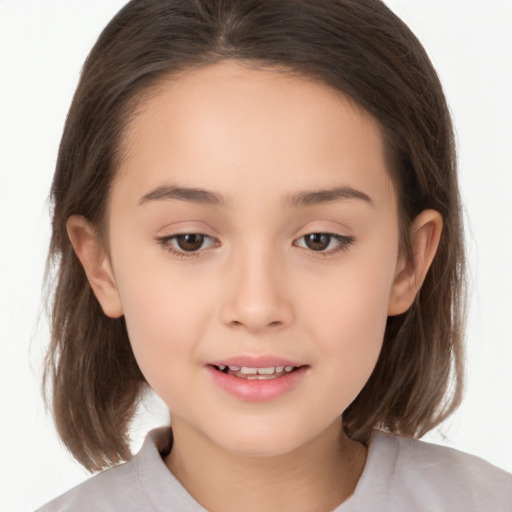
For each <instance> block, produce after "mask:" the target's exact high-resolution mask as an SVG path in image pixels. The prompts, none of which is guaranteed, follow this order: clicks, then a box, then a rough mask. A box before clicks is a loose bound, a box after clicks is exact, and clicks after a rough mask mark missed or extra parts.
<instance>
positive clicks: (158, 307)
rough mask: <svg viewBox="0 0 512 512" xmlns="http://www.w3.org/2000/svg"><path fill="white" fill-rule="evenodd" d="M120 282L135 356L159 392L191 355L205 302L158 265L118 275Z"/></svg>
mask: <svg viewBox="0 0 512 512" xmlns="http://www.w3.org/2000/svg"><path fill="white" fill-rule="evenodd" d="M167 273H168V272H167ZM118 282H119V285H118V287H119V291H120V295H121V301H122V305H123V311H124V316H125V321H126V326H127V330H128V335H129V338H130V343H131V346H132V349H133V352H134V355H135V358H136V360H137V363H138V365H139V367H140V369H141V371H142V373H143V374H144V376H145V377H146V380H147V381H148V383H149V385H150V386H151V387H152V388H154V389H155V390H157V389H159V388H160V387H161V384H160V381H163V380H164V379H170V378H174V377H179V376H180V374H181V372H182V371H183V368H184V365H183V360H184V358H190V357H191V356H193V351H194V347H195V344H196V343H198V340H199V339H200V336H199V333H200V331H201V329H202V328H203V327H204V322H203V318H202V314H203V316H204V299H203V301H201V294H196V293H189V292H188V291H187V286H192V285H191V283H190V282H186V281H184V280H179V279H176V278H173V276H168V275H166V272H165V270H164V269H161V268H158V267H157V266H152V267H150V268H149V269H146V270H144V271H143V272H140V273H139V272H133V273H130V274H129V275H122V274H120V276H119V280H118Z"/></svg>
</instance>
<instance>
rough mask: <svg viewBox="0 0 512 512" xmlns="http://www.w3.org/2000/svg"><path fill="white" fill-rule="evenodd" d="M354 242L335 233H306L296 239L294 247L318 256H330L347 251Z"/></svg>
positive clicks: (352, 238) (348, 237)
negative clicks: (307, 250)
mask: <svg viewBox="0 0 512 512" xmlns="http://www.w3.org/2000/svg"><path fill="white" fill-rule="evenodd" d="M354 240H355V239H354V237H352V236H344V235H338V234H335V233H308V234H307V235H304V236H301V237H300V238H299V239H297V240H296V241H295V243H294V245H297V246H298V247H302V248H303V249H309V250H310V251H313V252H316V253H318V255H319V256H331V255H334V254H336V253H339V252H341V251H344V250H346V249H348V248H349V247H350V246H351V245H352V244H353V243H354Z"/></svg>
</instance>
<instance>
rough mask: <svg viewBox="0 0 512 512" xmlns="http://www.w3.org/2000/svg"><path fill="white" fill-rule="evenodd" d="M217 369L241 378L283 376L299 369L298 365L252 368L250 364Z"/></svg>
mask: <svg viewBox="0 0 512 512" xmlns="http://www.w3.org/2000/svg"><path fill="white" fill-rule="evenodd" d="M215 369H216V370H218V371H220V372H222V373H225V374H226V375H232V376H234V377H238V378H240V379H247V380H269V379H276V378H279V377H283V376H284V375H287V374H289V373H292V372H293V371H296V370H298V367H297V366H269V367H267V368H251V367H248V366H235V365H229V366H228V365H223V364H220V365H218V366H215Z"/></svg>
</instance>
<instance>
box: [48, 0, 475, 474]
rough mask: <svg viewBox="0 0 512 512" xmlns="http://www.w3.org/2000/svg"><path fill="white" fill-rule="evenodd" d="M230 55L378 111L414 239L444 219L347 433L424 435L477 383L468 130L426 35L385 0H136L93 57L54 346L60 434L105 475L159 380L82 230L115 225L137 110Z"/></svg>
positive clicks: (62, 194)
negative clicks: (104, 296) (104, 301)
mask: <svg viewBox="0 0 512 512" xmlns="http://www.w3.org/2000/svg"><path fill="white" fill-rule="evenodd" d="M223 59H236V60H238V61H241V62H244V64H248V65H250V66H254V67H256V68H275V69H276V70H277V69H281V70H282V69H283V68H284V69H286V70H288V71H289V72H291V73H295V74H297V75H298V76H302V77H304V78H307V79H312V80H316V81H318V82H320V83H323V84H325V85H327V86H329V87H333V88H334V89H336V90H338V91H340V92H341V93H342V94H344V95H345V96H347V97H348V98H350V99H351V100H352V101H353V102H354V103H355V104H357V105H359V106H360V107H361V108H362V109H364V110H365V111H366V112H368V113H369V114H370V115H371V116H373V118H374V119H376V120H377V122H378V124H379V126H380V128H381V132H382V136H383V140H384V143H385V150H386V159H387V163H388V168H389V172H390V175H391V177H392V179H393V182H394V185H395V187H396V191H397V195H398V203H399V217H400V220H399V222H400V233H401V248H402V250H404V251H405V254H410V250H409V249H408V247H409V245H408V228H409V226H410V223H411V222H412V220H413V219H414V218H415V216H416V215H417V214H419V213H420V212H421V211H422V210H424V209H434V210H437V211H438V212H440V213H441V215H442V217H443V223H444V226H443V233H442V237H441V241H440V246H439V249H438V253H437V255H436V257H435V259H434V261H433V263H432V266H431V268H430V270H429V272H428V275H427V277H426V279H425V282H424V285H423V287H422V289H421V291H420V292H419V294H418V295H417V297H416V300H415V302H414V304H413V306H412V307H411V308H410V309H409V310H408V311H407V312H406V313H404V314H402V315H399V316H396V317H390V318H388V322H387V327H386V331H385V337H384V342H383V347H382V351H381V354H380V358H379V360H378V362H377V365H376V367H375V370H374V371H373V374H372V375H371V377H370V379H369V381H368V382H367V384H366V385H365V387H364V389H363V390H362V391H361V392H360V394H359V395H358V396H357V398H356V399H355V400H354V401H353V403H352V404H350V406H349V407H348V409H347V410H346V411H345V412H344V414H343V422H344V427H345V430H346V432H347V433H348V435H349V436H351V437H352V438H353V439H356V440H361V441H367V440H368V439H369V437H370V435H371V432H372V431H373V430H375V429H381V430H386V431H389V432H393V433H397V434H400V435H404V436H411V437H417V436H421V435H423V434H424V433H426V432H427V431H429V430H430V429H432V428H433V427H434V426H436V425H437V424H439V423H440V422H441V421H443V420H444V419H445V418H446V417H447V416H448V415H449V414H450V413H451V412H453V410H454V409H455V408H456V407H457V406H458V404H459V402H460V399H461V394H462V393H461V390H462V382H463V372H462V360H463V352H462V337H463V323H464V322H463V320H464V311H465V308H464V298H465V293H464V250H463V229H462V220H461V206H460V200H459V192H458V185H457V176H456V158H455V149H454V135H453V129H452V124H451V119H450V114H449V110H448V107H447V104H446V100H445V97H444V94H443V90H442V87H441V84H440V82H439V79H438V77H437V74H436V72H435V70H434V68H433V66H432V64H431V62H430V60H429V58H428V56H427V54H426V52H425V50H424V49H423V47H422V46H421V44H420V42H419V41H418V40H417V39H416V37H415V36H414V34H413V33H412V32H411V31H410V30H409V29H408V28H407V26H406V25H405V24H404V23H403V22H402V21H401V20H400V19H399V18H397V17H396V16H395V15H394V14H393V13H392V12H391V11H390V10H389V9H388V8H387V7H386V6H385V5H384V3H382V2H381V1H380V0H158V1H156V0H132V1H131V2H129V3H128V4H127V5H126V6H125V7H124V8H123V9H122V10H121V11H120V12H119V13H118V14H117V15H116V16H115V18H114V19H113V20H112V21H111V22H110V23H109V24H108V26H107V27H106V28H105V30H104V31H103V33H102V34H101V36H100V37H99V39H98V41H97V43H96V44H95V46H94V47H93V49H92V51H91V53H90V55H89V56H88V58H87V60H86V62H85V65H84V67H83V71H82V74H81V79H80V82H79V85H78V88H77V90H76V93H75V96H74V99H73V102H72V105H71V108H70V110H69V114H68V118H67V121H66V125H65V129H64V133H63V136H62V141H61V145H60V150H59V155H58V161H57V167H56V171H55V176H54V180H53V184H52V189H51V199H52V205H53V223H52V226H53V234H52V239H51V244H50V251H49V260H48V261H49V267H48V268H49V271H48V283H49V289H51V290H52V293H51V297H50V300H51V304H52V309H51V328H52V335H51V344H50V347H49V350H48V354H47V358H46V366H45V376H44V385H45V387H46V388H48V389H49V390H50V393H49V395H51V401H52V406H53V412H54V418H55V422H56V426H57V429H58V432H59V434H60V436H61V438H62V440H63V441H64V443H65V444H66V445H67V447H68V448H69V450H70V451H71V452H72V454H73V455H74V457H75V458H76V459H77V460H78V461H79V462H80V463H81V464H82V465H83V466H85V467H86V468H88V469H90V470H97V469H101V468H104V467H108V466H110V465H113V464H115V463H117V462H119V461H121V460H126V459H128V458H130V456H131V454H130V450H129V447H128V428H129V425H130V420H131V418H132V417H133V414H134V410H135V408H136V406H137V403H138V399H139V397H140V395H141V392H142V391H143V390H144V389H145V387H146V385H147V384H146V382H145V380H144V376H143V375H142V373H141V372H140V370H139V368H138V366H137V363H136V361H135V358H134V356H133V353H132V350H131V347H130V343H129V339H128V335H127V331H126V327H125V322H124V319H123V318H119V319H112V318H107V317H106V316H105V315H104V314H103V312H102V310H101V308H100V306H99V304H98V302H97V300H96V298H95V297H94V295H93V293H92V291H91V288H90V286H89V283H88V281H87V278H86V276H85V273H84V271H83V269H82V266H81V265H80V263H79V261H78V259H77V257H76V256H75V254H74V252H73V249H72V246H71V244H70V241H69V239H68V236H67V233H66V221H67V219H68V218H69V217H70V216H71V215H75V214H79V215H83V216H85V217H86V218H87V219H89V221H90V222H92V223H93V224H94V225H96V226H97V227H98V228H99V229H100V230H101V227H102V222H103V220H104V218H105V212H106V206H107V200H108V195H109V189H110V187H111V184H112V181H113V178H114V176H115V173H116V169H117V168H118V166H119V162H120V161H121V160H122V156H123V155H122V150H121V148H120V146H121V144H120V141H121V139H122V135H123V131H124V129H125V127H126V125H127V123H128V122H129V120H130V119H131V118H133V115H134V114H135V111H136V108H137V105H138V104H139V103H140V101H142V99H143V98H144V97H145V96H146V95H147V94H150V93H151V92H152V91H153V90H154V89H155V87H158V86H159V85H160V84H162V83H163V82H165V80H166V79H168V78H169V77H172V76H173V75H174V76H175V75H177V74H178V73H181V72H186V71H187V70H189V69H193V68H197V67H199V66H206V65H209V64H212V63H215V62H218V61H220V60H223Z"/></svg>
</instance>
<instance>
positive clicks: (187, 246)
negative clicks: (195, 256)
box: [177, 234, 204, 251]
mask: <svg viewBox="0 0 512 512" xmlns="http://www.w3.org/2000/svg"><path fill="white" fill-rule="evenodd" d="M203 241H204V236H203V235H198V234H191V235H179V236H178V238H177V242H178V245H179V247H180V249H182V250H183V251H197V250H198V249H200V248H201V246H202V245H203Z"/></svg>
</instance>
